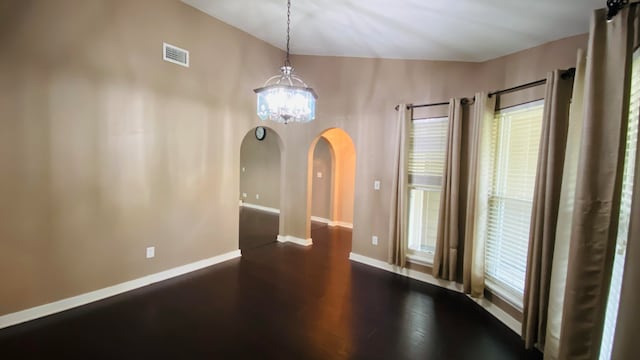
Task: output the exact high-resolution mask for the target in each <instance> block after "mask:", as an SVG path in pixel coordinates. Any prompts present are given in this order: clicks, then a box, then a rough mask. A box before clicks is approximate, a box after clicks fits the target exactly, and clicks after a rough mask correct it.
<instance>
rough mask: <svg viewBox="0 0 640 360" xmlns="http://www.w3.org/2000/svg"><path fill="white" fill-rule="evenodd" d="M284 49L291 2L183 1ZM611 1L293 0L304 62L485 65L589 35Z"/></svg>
mask: <svg viewBox="0 0 640 360" xmlns="http://www.w3.org/2000/svg"><path fill="white" fill-rule="evenodd" d="M182 1H183V2H185V3H186V4H189V5H191V6H193V7H195V8H197V9H200V10H201V11H203V12H205V13H207V14H209V15H211V16H213V17H215V18H217V19H219V20H221V21H223V22H225V23H228V24H230V25H232V26H235V27H237V28H239V29H241V30H243V31H246V32H247V33H249V34H251V35H253V36H255V37H257V38H259V39H262V40H264V41H266V42H268V43H270V44H272V45H274V46H277V47H278V48H280V49H284V48H285V38H286V36H285V35H286V11H287V9H286V7H287V2H286V0H182ZM602 7H605V0H457V1H452V0H292V8H291V50H292V51H291V52H292V53H294V54H300V55H327V56H353V57H371V58H390V59H424V60H458V61H484V60H488V59H493V58H496V57H499V56H502V55H507V54H510V53H513V52H516V51H519V50H523V49H527V48H530V47H533V46H536V45H540V44H543V43H546V42H549V41H553V40H557V39H562V38H565V37H568V36H572V35H577V34H581V33H586V32H587V31H588V30H589V20H590V18H591V12H592V10H593V9H597V8H602Z"/></svg>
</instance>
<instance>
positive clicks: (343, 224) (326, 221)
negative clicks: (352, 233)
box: [311, 216, 353, 229]
mask: <svg viewBox="0 0 640 360" xmlns="http://www.w3.org/2000/svg"><path fill="white" fill-rule="evenodd" d="M311 221H315V222H319V223H323V224H327V225H329V226H331V227H335V226H339V227H342V228H346V229H353V224H352V223H348V222H343V221H333V220H329V219H325V218H322V217H319V216H312V217H311Z"/></svg>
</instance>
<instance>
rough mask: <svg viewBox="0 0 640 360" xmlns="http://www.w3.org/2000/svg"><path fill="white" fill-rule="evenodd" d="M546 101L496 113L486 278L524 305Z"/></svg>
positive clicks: (489, 196) (490, 286)
mask: <svg viewBox="0 0 640 360" xmlns="http://www.w3.org/2000/svg"><path fill="white" fill-rule="evenodd" d="M543 108H544V104H543V102H542V101H536V102H533V103H528V104H525V105H521V106H517V107H512V108H507V109H503V110H501V111H498V112H496V114H495V117H494V119H493V123H492V125H491V142H490V149H491V150H490V166H489V169H490V170H489V171H490V172H489V174H490V180H489V194H488V208H487V230H486V231H487V234H486V235H487V242H486V252H485V278H486V281H487V286H488V287H489V288H490V289H492V290H493V291H496V292H497V293H498V294H500V295H502V296H504V297H505V298H506V299H507V300H510V302H512V303H513V305H516V306H519V307H522V296H523V293H524V281H525V275H526V271H527V253H528V250H529V229H530V225H531V208H532V205H533V191H534V187H535V177H536V169H537V165H538V147H539V144H540V135H541V131H542V116H543Z"/></svg>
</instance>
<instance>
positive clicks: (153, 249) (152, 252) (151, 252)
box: [147, 246, 156, 259]
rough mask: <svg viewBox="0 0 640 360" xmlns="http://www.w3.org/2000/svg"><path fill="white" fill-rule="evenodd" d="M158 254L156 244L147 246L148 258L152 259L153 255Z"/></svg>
mask: <svg viewBox="0 0 640 360" xmlns="http://www.w3.org/2000/svg"><path fill="white" fill-rule="evenodd" d="M155 256H156V247H155V246H149V247H148V248H147V259H151V258H152V257H155Z"/></svg>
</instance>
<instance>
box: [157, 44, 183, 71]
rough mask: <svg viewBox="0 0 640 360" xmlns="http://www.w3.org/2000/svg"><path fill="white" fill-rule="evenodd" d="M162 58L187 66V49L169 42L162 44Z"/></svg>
mask: <svg viewBox="0 0 640 360" xmlns="http://www.w3.org/2000/svg"><path fill="white" fill-rule="evenodd" d="M162 58H163V59H164V61H168V62H172V63H174V64H178V65H181V66H184V67H189V51H187V50H185V49H180V48H179V47H177V46H173V45H171V44H167V43H163V44H162Z"/></svg>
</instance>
